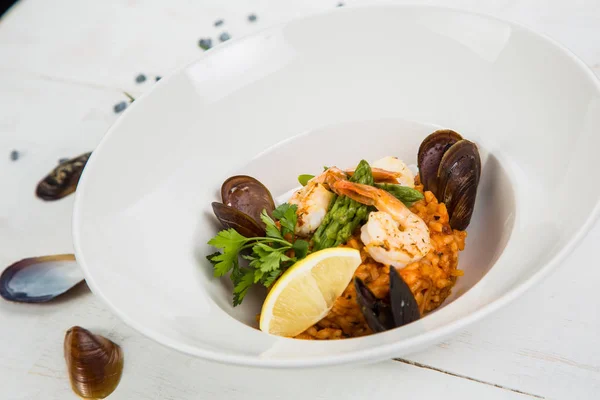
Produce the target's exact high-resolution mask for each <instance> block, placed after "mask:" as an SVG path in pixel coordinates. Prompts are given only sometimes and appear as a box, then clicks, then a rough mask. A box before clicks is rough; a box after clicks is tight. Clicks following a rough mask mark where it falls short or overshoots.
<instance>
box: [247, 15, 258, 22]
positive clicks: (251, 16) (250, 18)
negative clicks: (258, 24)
mask: <svg viewBox="0 0 600 400" xmlns="http://www.w3.org/2000/svg"><path fill="white" fill-rule="evenodd" d="M256 18H257V17H256V14H250V15H248V21H250V22H254V21H256Z"/></svg>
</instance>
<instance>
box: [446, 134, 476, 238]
mask: <svg viewBox="0 0 600 400" xmlns="http://www.w3.org/2000/svg"><path fill="white" fill-rule="evenodd" d="M480 176H481V158H480V156H479V150H478V149H477V146H476V145H475V143H473V142H470V141H468V140H464V139H463V140H461V141H459V142H456V143H455V144H454V145H453V146H452V147H450V149H448V151H446V153H445V154H444V156H443V157H442V160H441V162H440V166H439V170H438V193H437V197H438V200H439V201H442V202H444V203H445V204H446V208H447V209H448V215H449V216H450V226H451V227H452V228H453V229H458V230H464V229H466V228H467V226H468V225H469V222H470V221H471V216H472V215H473V210H474V208H475V200H476V196H477V186H478V185H479V178H480Z"/></svg>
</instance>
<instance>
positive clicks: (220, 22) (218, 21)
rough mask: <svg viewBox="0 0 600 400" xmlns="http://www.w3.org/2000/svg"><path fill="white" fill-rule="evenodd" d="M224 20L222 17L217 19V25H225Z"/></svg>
mask: <svg viewBox="0 0 600 400" xmlns="http://www.w3.org/2000/svg"><path fill="white" fill-rule="evenodd" d="M223 22H225V21H223V20H222V19H218V20H216V21H215V26H221V25H223Z"/></svg>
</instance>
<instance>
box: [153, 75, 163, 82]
mask: <svg viewBox="0 0 600 400" xmlns="http://www.w3.org/2000/svg"><path fill="white" fill-rule="evenodd" d="M160 78H162V76H160V75H157V76H156V78H154V80H155V81H156V82H158V81H160Z"/></svg>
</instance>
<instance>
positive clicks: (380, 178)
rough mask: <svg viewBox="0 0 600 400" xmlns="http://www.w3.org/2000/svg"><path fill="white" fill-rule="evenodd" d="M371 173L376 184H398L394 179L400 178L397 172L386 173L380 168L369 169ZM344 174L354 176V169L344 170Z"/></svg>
mask: <svg viewBox="0 0 600 400" xmlns="http://www.w3.org/2000/svg"><path fill="white" fill-rule="evenodd" d="M371 171H372V173H373V179H374V180H375V182H378V183H398V181H397V180H396V179H397V178H399V177H400V176H402V174H401V173H399V172H393V171H388V170H385V169H381V168H373V167H371ZM346 174H348V176H352V175H354V169H349V170H346Z"/></svg>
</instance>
